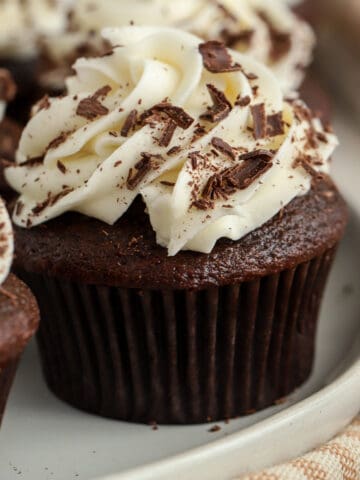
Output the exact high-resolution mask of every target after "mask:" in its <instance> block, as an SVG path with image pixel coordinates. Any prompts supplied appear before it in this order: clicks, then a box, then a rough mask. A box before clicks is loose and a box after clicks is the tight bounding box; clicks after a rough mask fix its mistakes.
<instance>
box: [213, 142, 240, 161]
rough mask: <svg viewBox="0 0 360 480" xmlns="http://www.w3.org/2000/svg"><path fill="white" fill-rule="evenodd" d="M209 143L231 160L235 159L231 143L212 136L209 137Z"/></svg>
mask: <svg viewBox="0 0 360 480" xmlns="http://www.w3.org/2000/svg"><path fill="white" fill-rule="evenodd" d="M211 144H212V145H213V146H214V147H215V148H216V150H218V151H219V152H221V153H223V154H224V155H227V156H228V157H230V158H231V159H232V160H235V158H236V155H235V152H234V149H233V148H232V146H231V145H229V144H228V143H226V142H225V141H224V140H222V139H221V138H218V137H214V138H212V139H211Z"/></svg>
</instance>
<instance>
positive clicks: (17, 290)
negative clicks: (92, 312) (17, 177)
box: [0, 198, 39, 423]
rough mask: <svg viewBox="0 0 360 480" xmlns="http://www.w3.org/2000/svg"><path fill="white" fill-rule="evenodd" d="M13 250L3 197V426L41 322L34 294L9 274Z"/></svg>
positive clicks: (0, 226) (0, 413) (0, 381)
mask: <svg viewBox="0 0 360 480" xmlns="http://www.w3.org/2000/svg"><path fill="white" fill-rule="evenodd" d="M13 247H14V245H13V232H12V227H11V223H10V219H9V217H8V214H7V211H6V209H5V205H4V203H3V201H2V200H1V198H0V423H1V420H2V417H3V414H4V410H5V405H6V401H7V398H8V394H9V391H10V388H11V385H12V382H13V380H14V377H15V373H16V368H17V364H18V362H19V359H20V356H21V354H22V352H23V350H24V348H25V346H26V344H27V343H28V341H29V339H30V338H31V337H32V335H33V334H34V332H35V330H36V328H37V326H38V322H39V311H38V308H37V304H36V301H35V299H34V297H33V295H32V294H31V293H30V291H29V289H28V288H27V287H26V286H25V285H24V284H23V283H22V282H21V281H20V280H18V279H17V278H16V277H15V276H14V275H11V274H10V275H9V271H10V266H11V262H12V257H13V250H14V248H13Z"/></svg>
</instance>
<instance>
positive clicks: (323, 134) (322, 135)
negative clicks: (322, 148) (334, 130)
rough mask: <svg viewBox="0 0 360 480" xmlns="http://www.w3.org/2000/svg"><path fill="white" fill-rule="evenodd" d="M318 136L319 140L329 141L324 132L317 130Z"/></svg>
mask: <svg viewBox="0 0 360 480" xmlns="http://www.w3.org/2000/svg"><path fill="white" fill-rule="evenodd" d="M316 138H317V139H318V140H319V142H322V143H328V139H327V136H326V135H325V133H323V132H316Z"/></svg>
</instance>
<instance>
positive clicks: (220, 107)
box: [200, 83, 232, 123]
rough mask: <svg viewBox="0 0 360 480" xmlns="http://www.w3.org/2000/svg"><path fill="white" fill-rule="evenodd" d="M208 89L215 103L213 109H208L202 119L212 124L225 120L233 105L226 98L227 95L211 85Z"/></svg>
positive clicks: (208, 85)
mask: <svg viewBox="0 0 360 480" xmlns="http://www.w3.org/2000/svg"><path fill="white" fill-rule="evenodd" d="M206 86H207V89H208V91H209V93H210V96H211V99H212V101H213V103H214V105H213V106H212V107H208V110H207V112H206V113H203V114H202V115H201V116H200V118H202V119H204V120H207V121H209V122H212V123H217V122H220V121H221V120H224V118H226V117H227V116H228V115H229V113H230V112H231V110H232V106H231V103H230V102H229V100H228V99H227V98H226V96H225V94H224V93H223V92H221V91H220V90H218V89H217V88H216V87H215V86H214V85H212V84H211V83H209V84H207V85H206Z"/></svg>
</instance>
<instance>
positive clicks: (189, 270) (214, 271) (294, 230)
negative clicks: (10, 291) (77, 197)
mask: <svg viewBox="0 0 360 480" xmlns="http://www.w3.org/2000/svg"><path fill="white" fill-rule="evenodd" d="M144 210H145V205H144V204H143V202H142V201H141V200H140V199H138V201H137V202H136V203H135V204H134V205H133V206H132V208H131V209H129V210H128V212H127V213H126V214H125V215H124V216H123V217H122V218H121V219H120V220H118V221H117V223H116V224H115V225H114V226H109V225H106V224H104V223H102V222H100V221H99V220H95V219H90V218H88V217H85V216H82V215H80V214H76V213H68V214H66V215H62V216H61V217H59V218H56V219H54V220H51V221H49V222H47V223H45V224H43V225H39V226H38V227H35V228H32V229H31V230H27V229H23V228H19V227H15V235H16V244H17V255H16V259H15V266H16V267H18V268H21V269H22V270H25V271H28V272H34V273H39V274H42V275H44V274H45V275H49V276H50V277H56V278H62V279H63V280H67V281H69V282H80V283H85V284H97V285H108V286H117V287H119V288H140V289H141V288H143V289H160V290H165V289H189V290H198V289H204V288H210V287H212V286H214V287H219V286H226V285H229V284H234V283H241V282H246V281H251V280H253V279H254V278H258V277H263V276H266V275H272V274H275V273H277V272H279V271H281V270H287V269H291V268H293V267H294V266H296V265H298V264H299V263H303V262H307V261H309V260H310V259H311V258H313V257H316V256H317V255H319V254H321V253H322V252H324V251H326V250H328V249H331V248H332V247H333V246H334V245H335V244H336V243H337V241H338V239H339V237H341V235H342V233H343V230H344V228H345V224H346V219H347V214H346V212H347V209H346V206H345V202H344V200H343V199H342V197H341V196H340V194H339V192H338V191H337V190H336V188H335V187H334V185H333V183H332V182H331V181H330V179H328V178H326V179H323V180H319V181H316V183H315V186H314V187H313V189H312V190H311V192H310V193H309V194H308V195H305V196H303V197H298V198H296V199H295V200H293V201H292V202H291V203H290V204H289V205H287V206H286V207H284V209H283V210H281V212H280V213H279V214H278V215H277V216H276V217H274V218H273V219H271V220H269V221H268V222H267V223H266V224H264V225H263V226H262V227H261V228H260V229H257V230H255V231H253V232H251V233H250V234H249V235H247V236H246V237H245V238H243V239H242V240H241V241H238V242H233V241H231V240H226V239H223V240H221V241H219V242H218V243H217V245H216V246H215V247H214V249H213V250H212V252H211V253H209V254H207V255H199V254H197V253H196V252H190V251H188V252H187V251H183V252H179V253H178V254H177V255H175V256H173V257H168V254H167V251H166V249H164V248H162V247H160V246H159V245H157V244H156V238H155V233H154V231H153V229H152V228H151V225H150V222H149V218H148V216H147V215H146V214H145V213H144Z"/></svg>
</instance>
